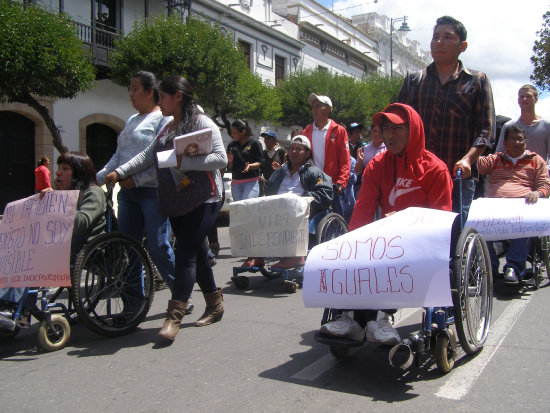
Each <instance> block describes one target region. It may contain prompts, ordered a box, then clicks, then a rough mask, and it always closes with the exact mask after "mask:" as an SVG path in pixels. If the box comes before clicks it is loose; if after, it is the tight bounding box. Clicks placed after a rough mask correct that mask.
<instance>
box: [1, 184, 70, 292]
mask: <svg viewBox="0 0 550 413" xmlns="http://www.w3.org/2000/svg"><path fill="white" fill-rule="evenodd" d="M78 192H79V191H50V192H47V193H46V194H45V196H44V198H42V199H41V200H39V199H38V194H36V195H33V196H31V197H28V198H24V199H20V200H18V201H14V202H10V203H9V204H8V205H6V208H5V209H4V215H3V217H2V223H0V288H7V287H70V285H71V276H70V262H69V260H70V254H71V239H72V236H73V225H74V217H75V214H76V204H77V201H78Z"/></svg>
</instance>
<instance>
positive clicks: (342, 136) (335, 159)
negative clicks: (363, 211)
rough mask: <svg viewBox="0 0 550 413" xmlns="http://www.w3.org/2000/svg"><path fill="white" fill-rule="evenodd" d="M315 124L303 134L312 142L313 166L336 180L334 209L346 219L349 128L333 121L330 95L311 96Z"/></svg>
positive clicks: (310, 101)
mask: <svg viewBox="0 0 550 413" xmlns="http://www.w3.org/2000/svg"><path fill="white" fill-rule="evenodd" d="M308 100H309V103H311V114H312V116H313V123H312V124H310V125H308V126H307V127H306V128H305V129H304V130H303V131H302V134H303V135H305V136H307V138H308V139H309V141H310V143H311V153H312V156H313V163H314V164H315V166H316V167H317V168H319V169H321V170H322V171H323V172H324V173H326V174H327V175H328V176H330V177H331V178H332V185H333V188H334V198H333V201H332V210H333V211H334V212H336V213H337V214H340V215H342V216H344V206H343V200H342V197H343V194H344V189H346V185H347V183H348V179H349V172H350V165H351V159H350V154H349V143H348V134H347V132H346V128H344V127H343V126H342V125H339V124H337V123H336V122H335V121H333V120H332V119H329V115H330V112H331V111H332V101H331V100H330V98H329V97H328V96H321V95H316V94H315V93H312V94H311V95H309V98H308Z"/></svg>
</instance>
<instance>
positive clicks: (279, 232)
mask: <svg viewBox="0 0 550 413" xmlns="http://www.w3.org/2000/svg"><path fill="white" fill-rule="evenodd" d="M311 199H312V198H309V197H300V196H298V195H294V194H291V193H287V194H283V195H273V196H266V197H261V198H252V199H245V200H242V201H238V202H232V203H231V204H229V217H230V218H229V236H230V239H231V254H232V255H233V256H235V257H297V256H304V255H306V254H307V247H308V239H309V230H308V216H309V203H310V202H311Z"/></svg>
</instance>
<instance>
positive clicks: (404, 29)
mask: <svg viewBox="0 0 550 413" xmlns="http://www.w3.org/2000/svg"><path fill="white" fill-rule="evenodd" d="M398 22H403V23H401V27H400V28H399V29H398V30H397V31H398V32H410V31H411V29H409V26H408V25H407V16H403V17H397V18H395V19H394V18H393V17H392V18H390V77H393V31H394V28H393V24H394V23H398Z"/></svg>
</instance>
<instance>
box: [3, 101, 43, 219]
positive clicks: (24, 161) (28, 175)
mask: <svg viewBox="0 0 550 413" xmlns="http://www.w3.org/2000/svg"><path fill="white" fill-rule="evenodd" d="M34 159H35V154H34V123H33V121H31V120H29V119H28V118H26V117H25V116H22V115H19V114H17V113H15V112H8V111H0V212H4V207H5V206H6V204H7V203H8V202H11V201H15V200H17V199H21V198H25V197H28V196H30V195H32V194H34V169H35V167H36V165H35V164H34Z"/></svg>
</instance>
